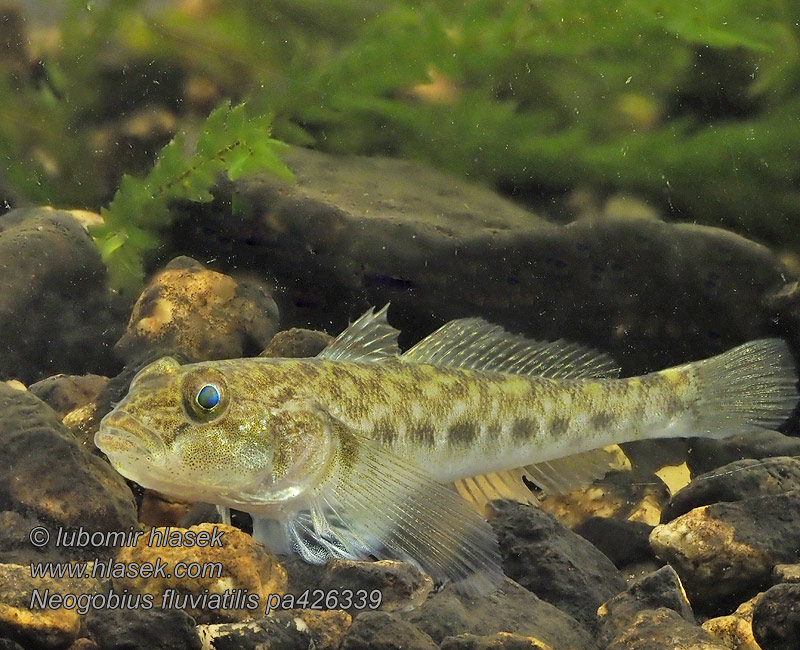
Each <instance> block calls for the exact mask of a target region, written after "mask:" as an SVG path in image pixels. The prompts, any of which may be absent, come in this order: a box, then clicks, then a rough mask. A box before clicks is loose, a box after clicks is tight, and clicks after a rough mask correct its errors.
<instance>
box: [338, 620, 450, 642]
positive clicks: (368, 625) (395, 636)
mask: <svg viewBox="0 0 800 650" xmlns="http://www.w3.org/2000/svg"><path fill="white" fill-rule="evenodd" d="M438 648H439V646H437V645H436V643H434V641H433V639H431V637H430V636H428V635H427V634H425V632H423V631H422V630H420V629H419V628H418V627H417V626H415V625H412V624H411V623H409V622H408V621H404V620H403V619H401V618H398V617H397V616H395V615H394V614H389V613H388V612H364V613H363V614H361V615H360V616H357V617H356V619H355V620H354V621H353V624H352V625H351V626H350V629H349V630H348V631H347V634H346V635H345V637H344V641H343V642H342V650H438Z"/></svg>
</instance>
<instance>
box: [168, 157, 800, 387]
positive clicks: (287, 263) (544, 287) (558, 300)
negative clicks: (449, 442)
mask: <svg viewBox="0 0 800 650" xmlns="http://www.w3.org/2000/svg"><path fill="white" fill-rule="evenodd" d="M285 161H286V163H287V165H288V166H289V167H290V168H291V169H292V171H293V172H294V173H295V176H296V179H297V181H296V183H293V184H288V183H284V182H281V181H276V180H275V179H274V178H273V177H271V176H268V175H266V174H265V175H263V176H254V177H248V178H243V179H241V180H239V181H237V182H236V184H235V190H236V192H237V193H238V194H239V195H240V196H242V197H243V199H244V202H245V203H246V204H247V205H250V206H252V212H251V213H250V215H249V216H245V217H244V218H243V220H238V221H236V222H235V223H232V222H231V219H230V217H229V215H227V214H226V215H216V214H214V208H213V206H209V208H208V209H207V210H206V211H205V212H204V214H203V216H202V218H200V219H198V218H197V216H196V215H194V216H193V217H192V219H193V220H192V221H190V220H189V219H188V218H187V219H185V220H179V221H178V222H177V223H176V224H175V226H174V229H173V233H174V235H173V236H174V237H175V238H176V241H180V244H181V246H182V249H183V250H197V251H203V252H204V253H207V254H216V255H218V256H219V257H220V259H230V258H233V259H235V260H236V263H237V264H239V265H241V266H246V265H248V264H249V265H251V266H253V267H255V266H257V265H263V260H265V259H267V260H269V268H270V271H271V272H272V273H274V274H275V276H276V280H277V281H278V283H279V284H280V285H281V286H282V287H285V293H284V299H283V301H282V309H283V311H284V316H285V318H284V320H285V322H290V323H293V324H298V323H303V324H304V325H306V326H311V327H315V328H318V329H330V331H341V330H342V329H343V328H344V327H345V326H346V325H347V319H348V318H354V317H357V316H358V315H360V313H362V312H363V311H364V310H365V309H366V308H367V307H369V306H370V305H379V306H380V305H383V304H385V303H386V302H387V301H388V300H391V301H392V305H393V311H392V313H393V314H394V316H393V317H392V321H393V324H395V325H396V326H398V327H400V329H401V330H402V331H403V332H404V334H406V335H407V336H408V339H407V340H408V341H414V340H418V339H419V338H420V336H421V335H423V334H425V333H427V332H430V331H432V330H433V329H434V328H435V327H436V326H437V325H440V324H442V323H443V322H444V321H446V320H449V319H451V318H458V317H464V316H478V315H479V316H482V317H483V318H486V319H487V320H489V321H491V322H496V323H498V324H500V325H504V326H505V327H507V328H509V329H511V330H513V331H517V332H520V333H523V334H527V335H530V336H534V337H536V338H539V339H551V340H554V339H558V338H566V339H568V340H573V341H576V342H580V343H584V344H587V345H591V346H593V347H597V348H600V349H602V350H603V351H605V352H608V353H610V354H611V355H612V356H613V357H614V358H615V359H617V360H618V361H619V362H620V363H621V364H622V367H623V371H624V372H625V373H632V374H639V373H641V372H644V371H649V370H655V369H660V368H664V367H668V366H670V365H675V364H678V363H683V362H685V361H688V360H691V359H700V358H704V357H707V356H711V355H712V354H714V353H717V352H722V351H724V350H727V349H730V348H732V347H734V346H735V345H737V344H739V343H743V342H745V341H747V340H751V339H755V338H759V337H763V336H775V335H789V334H791V333H796V332H800V327H797V319H796V318H795V314H794V311H793V309H792V307H793V305H795V304H796V303H797V300H798V298H797V297H793V298H791V300H789V301H788V302H786V301H784V302H779V303H776V302H774V301H772V300H771V298H772V296H773V295H774V294H776V293H778V292H780V291H781V289H783V288H784V287H786V286H787V285H790V284H791V282H792V280H793V278H791V277H786V276H787V272H786V269H785V267H784V265H783V264H782V262H781V261H780V260H779V258H778V256H776V255H774V254H773V253H772V252H771V251H770V250H769V249H767V248H765V247H763V246H761V245H759V244H756V243H754V242H752V241H749V240H747V239H744V238H743V237H739V236H737V235H735V234H733V233H730V232H727V231H724V230H721V229H716V228H709V227H699V226H695V225H692V224H673V223H665V222H663V221H659V220H657V219H653V218H644V217H642V216H641V215H624V216H623V215H622V214H620V213H617V214H612V215H607V216H604V217H602V218H597V219H582V220H576V221H573V222H572V223H569V224H567V225H563V226H562V225H560V224H556V223H551V222H548V221H545V220H543V219H542V218H540V217H539V216H538V215H536V214H533V213H531V212H529V211H527V210H525V209H523V208H521V207H520V206H518V205H516V204H514V203H512V202H510V201H508V200H505V199H503V198H502V197H500V196H499V195H497V194H495V193H493V192H491V191H490V190H487V189H485V188H482V187H480V186H478V185H473V184H470V183H467V182H464V181H462V180H460V179H457V178H453V177H452V176H449V175H447V174H443V173H440V172H437V171H434V170H431V169H429V168H426V167H425V166H422V165H419V164H416V163H412V162H407V161H400V160H392V159H388V158H378V157H371V158H366V157H334V156H330V155H326V154H323V153H319V152H315V151H310V150H306V149H301V148H292V149H290V150H289V151H288V152H287V153H286V155H285ZM220 195H221V193H220ZM218 212H219V210H218ZM620 212H621V211H620ZM742 305H747V306H748V308H747V309H742V308H741V306H742ZM301 311H302V313H301ZM332 315H335V318H337V319H338V320H337V321H335V322H328V319H329V318H330V317H331V316H332ZM776 323H778V324H777V325H776ZM793 336H795V338H794V339H793V344H794V346H795V348H797V344H798V339H797V335H793ZM798 357H800V355H798Z"/></svg>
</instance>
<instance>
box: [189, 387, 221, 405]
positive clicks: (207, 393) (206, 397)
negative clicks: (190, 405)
mask: <svg viewBox="0 0 800 650" xmlns="http://www.w3.org/2000/svg"><path fill="white" fill-rule="evenodd" d="M219 400H220V395H219V389H218V388H217V387H216V386H214V385H213V384H206V385H205V386H203V387H202V388H201V389H200V390H199V391H198V393H197V397H196V398H195V401H196V402H197V405H198V406H199V407H200V408H202V409H205V410H207V411H210V410H211V409H213V408H214V407H215V406H216V405H217V404H219Z"/></svg>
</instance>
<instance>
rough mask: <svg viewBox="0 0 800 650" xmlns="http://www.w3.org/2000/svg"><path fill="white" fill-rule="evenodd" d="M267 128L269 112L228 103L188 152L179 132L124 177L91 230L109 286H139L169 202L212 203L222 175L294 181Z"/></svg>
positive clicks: (211, 117) (166, 222) (279, 146)
mask: <svg viewBox="0 0 800 650" xmlns="http://www.w3.org/2000/svg"><path fill="white" fill-rule="evenodd" d="M270 127H271V118H270V116H269V115H268V114H260V115H249V114H248V112H247V110H246V106H245V105H244V104H239V105H238V106H234V107H231V106H230V104H229V103H227V102H226V103H225V104H223V105H222V106H220V107H219V108H217V109H215V110H214V111H213V112H212V113H211V115H209V117H208V119H207V120H206V121H205V123H204V124H203V126H202V129H201V131H200V135H199V137H198V139H197V145H196V147H195V148H194V151H193V152H192V153H187V143H186V135H185V134H184V133H182V132H181V133H178V134H177V135H176V136H175V137H174V138H173V139H172V140H171V141H170V142H169V144H167V145H166V146H165V147H164V148H163V149H162V150H161V152H160V153H159V155H158V159H157V161H156V164H155V166H154V167H153V169H152V170H151V171H150V173H149V174H148V175H147V176H145V177H144V178H134V177H132V176H129V175H125V176H123V178H122V181H121V182H120V185H119V189H118V190H117V192H116V194H115V195H114V199H113V200H112V201H111V203H110V204H109V205H108V207H105V208H103V209H102V210H101V212H100V214H101V216H102V217H103V223H102V224H100V225H97V226H94V227H92V228H91V231H90V232H91V235H92V237H93V238H94V240H95V243H96V244H97V245H98V246H99V248H100V253H101V255H102V258H103V261H104V262H105V264H106V266H107V267H108V270H109V283H110V285H111V286H112V287H113V288H115V289H117V290H122V291H124V290H131V289H135V288H137V287H138V286H139V285H140V284H141V281H142V277H143V274H144V267H143V256H144V254H145V253H146V252H147V251H150V250H153V249H155V248H157V247H158V245H159V244H160V242H161V237H160V234H161V231H162V230H163V229H164V228H166V227H167V226H168V225H169V224H170V223H171V220H172V216H171V213H170V210H169V204H170V202H171V201H175V200H178V199H183V200H187V201H194V202H208V201H211V200H212V199H213V195H212V194H211V189H212V188H213V186H214V185H215V183H216V182H217V175H218V174H221V173H225V174H226V175H227V176H228V178H229V179H230V180H236V179H237V178H239V177H241V176H243V175H245V174H251V173H254V172H263V171H268V172H272V173H273V174H276V175H278V176H280V177H281V178H284V179H287V180H289V179H292V172H291V171H290V170H289V169H288V168H287V167H286V165H284V164H283V162H282V161H281V160H280V158H279V153H280V152H281V151H282V150H283V149H284V148H285V147H286V145H285V144H283V143H282V142H279V141H278V140H274V139H272V138H271V137H270V135H269V134H270Z"/></svg>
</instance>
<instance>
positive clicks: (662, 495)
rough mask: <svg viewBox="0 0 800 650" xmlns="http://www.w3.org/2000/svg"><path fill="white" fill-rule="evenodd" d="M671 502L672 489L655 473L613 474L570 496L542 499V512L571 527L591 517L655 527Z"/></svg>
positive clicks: (553, 496) (575, 491)
mask: <svg viewBox="0 0 800 650" xmlns="http://www.w3.org/2000/svg"><path fill="white" fill-rule="evenodd" d="M668 500H669V490H667V486H666V485H665V484H664V482H663V481H662V480H661V479H660V478H659V477H658V476H656V475H655V474H650V475H647V476H642V475H639V474H635V473H632V472H612V473H610V474H608V475H607V476H606V477H604V478H602V479H600V480H598V481H595V482H594V483H592V484H591V485H587V486H586V487H583V488H580V489H578V490H574V491H573V492H569V493H568V494H558V495H547V496H546V497H545V498H544V499H542V510H544V511H545V512H549V513H550V514H552V515H555V517H556V518H557V519H558V520H559V521H560V522H561V523H562V524H564V525H565V526H567V527H568V528H575V527H576V526H578V525H580V524H581V523H582V522H584V521H586V520H587V519H590V518H592V517H603V518H605V519H610V518H615V519H627V520H630V521H640V522H642V523H645V524H648V525H650V526H655V525H656V524H657V523H658V522H659V519H660V517H661V508H662V507H663V506H664V504H666V503H667V501H668Z"/></svg>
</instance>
